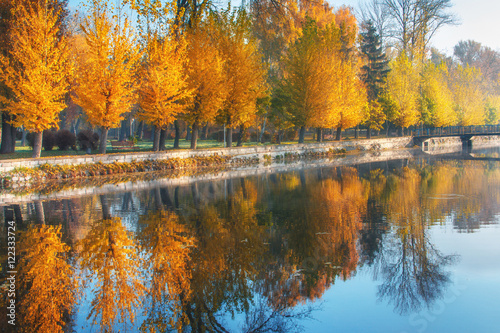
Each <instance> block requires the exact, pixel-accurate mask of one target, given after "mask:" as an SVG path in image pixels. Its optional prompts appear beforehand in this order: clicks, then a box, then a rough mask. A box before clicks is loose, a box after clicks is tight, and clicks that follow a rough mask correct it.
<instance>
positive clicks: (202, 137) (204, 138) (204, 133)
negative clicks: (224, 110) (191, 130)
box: [201, 123, 208, 140]
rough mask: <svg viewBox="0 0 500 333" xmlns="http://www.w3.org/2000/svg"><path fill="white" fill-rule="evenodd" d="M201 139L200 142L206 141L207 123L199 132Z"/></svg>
mask: <svg viewBox="0 0 500 333" xmlns="http://www.w3.org/2000/svg"><path fill="white" fill-rule="evenodd" d="M201 139H202V140H207V139H208V123H207V124H206V125H205V126H204V127H203V131H201Z"/></svg>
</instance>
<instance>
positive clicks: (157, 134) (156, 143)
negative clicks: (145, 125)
mask: <svg viewBox="0 0 500 333" xmlns="http://www.w3.org/2000/svg"><path fill="white" fill-rule="evenodd" d="M160 134H161V128H160V127H158V126H155V136H154V139H153V151H160Z"/></svg>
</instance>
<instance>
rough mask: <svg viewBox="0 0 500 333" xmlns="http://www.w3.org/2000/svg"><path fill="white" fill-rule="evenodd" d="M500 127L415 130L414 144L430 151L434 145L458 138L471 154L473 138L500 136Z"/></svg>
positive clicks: (455, 127)
mask: <svg viewBox="0 0 500 333" xmlns="http://www.w3.org/2000/svg"><path fill="white" fill-rule="evenodd" d="M499 127H500V126H497V125H491V126H489V125H488V126H468V127H462V126H454V127H446V128H436V129H423V130H414V131H412V134H413V144H414V145H418V146H420V147H422V150H424V151H425V150H428V149H429V148H430V146H432V145H440V144H443V141H446V139H447V138H448V139H449V141H453V139H454V138H456V140H457V143H458V140H460V142H461V143H462V149H463V150H464V151H468V152H470V151H471V149H472V142H473V138H478V137H491V136H500V128H499ZM448 144H449V143H448Z"/></svg>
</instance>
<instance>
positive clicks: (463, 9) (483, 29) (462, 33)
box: [69, 0, 500, 55]
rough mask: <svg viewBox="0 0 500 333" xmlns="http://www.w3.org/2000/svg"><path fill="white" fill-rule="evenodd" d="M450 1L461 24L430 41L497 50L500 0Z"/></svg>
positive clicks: (236, 0) (348, 0)
mask: <svg viewBox="0 0 500 333" xmlns="http://www.w3.org/2000/svg"><path fill="white" fill-rule="evenodd" d="M80 1H85V0H69V5H70V9H71V10H73V9H76V8H78V4H79V2H80ZM216 1H217V0H216ZM220 1H221V2H222V1H227V0H220ZM247 1H248V0H247ZM364 1H368V0H361V2H364ZM328 2H329V3H330V4H332V5H333V6H334V7H339V6H342V5H347V6H351V7H354V8H355V9H356V8H357V7H358V5H359V3H360V0H328ZM232 3H233V5H239V4H240V3H241V0H233V1H232ZM452 3H453V7H452V8H451V10H450V11H451V12H452V13H454V14H455V16H456V17H457V19H458V20H459V22H460V24H459V25H456V26H446V27H443V28H441V30H439V31H438V33H437V34H436V35H435V36H434V38H433V39H432V40H431V44H433V45H434V47H436V48H437V49H438V50H440V51H442V52H444V53H446V54H447V55H452V54H453V47H454V46H455V45H456V44H457V43H458V42H459V41H461V40H468V39H472V40H475V41H477V42H480V43H481V44H482V45H483V46H489V47H491V48H492V49H494V50H496V51H499V52H500V27H499V25H498V18H499V17H500V1H498V0H474V1H471V0H452Z"/></svg>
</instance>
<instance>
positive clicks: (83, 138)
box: [76, 130, 99, 150]
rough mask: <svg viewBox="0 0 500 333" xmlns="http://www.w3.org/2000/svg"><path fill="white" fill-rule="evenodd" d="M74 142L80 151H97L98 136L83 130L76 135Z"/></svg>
mask: <svg viewBox="0 0 500 333" xmlns="http://www.w3.org/2000/svg"><path fill="white" fill-rule="evenodd" d="M76 140H77V141H78V145H79V146H80V149H81V150H87V149H88V148H90V149H97V146H98V144H99V134H97V133H95V132H92V131H90V130H84V131H81V132H79V133H78V134H77V136H76Z"/></svg>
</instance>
